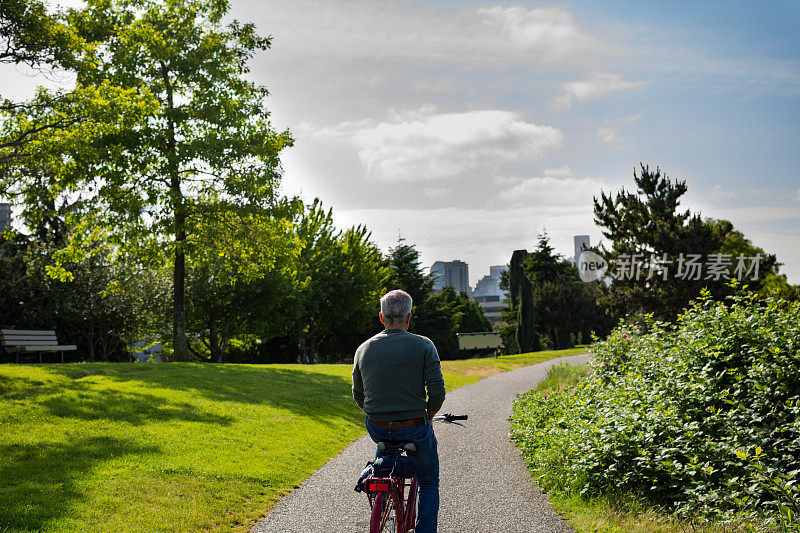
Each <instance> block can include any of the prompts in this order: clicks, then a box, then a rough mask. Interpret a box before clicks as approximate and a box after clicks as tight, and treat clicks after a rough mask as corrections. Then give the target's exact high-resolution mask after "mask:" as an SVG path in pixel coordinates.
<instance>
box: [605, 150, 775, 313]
mask: <svg viewBox="0 0 800 533" xmlns="http://www.w3.org/2000/svg"><path fill="white" fill-rule="evenodd" d="M633 177H634V181H635V183H636V186H637V189H636V191H635V192H629V191H627V190H625V189H623V190H622V191H620V192H619V193H617V195H616V196H612V195H610V194H609V195H606V194H605V193H601V195H600V198H597V197H595V198H594V217H595V218H594V220H595V223H597V225H598V226H600V227H601V228H602V233H603V235H604V236H605V237H606V238H608V239H609V241H610V243H611V248H610V249H608V248H606V247H605V246H604V247H602V249H601V250H600V253H601V255H603V256H604V257H605V258H606V259H607V260H608V261H609V262H610V263H611V264H612V265H613V264H615V263H616V264H617V266H618V267H624V268H617V269H616V270H615V271H614V272H611V274H614V275H615V278H614V280H613V282H612V283H611V285H610V287H608V288H606V287H605V285H604V284H602V283H601V284H599V285H598V286H599V288H600V289H601V291H602V293H603V296H602V297H601V301H602V304H603V305H604V307H606V308H607V309H608V310H609V312H610V313H611V314H612V315H614V316H615V317H622V316H625V315H626V314H628V313H632V312H635V313H653V314H654V316H655V317H656V318H658V319H661V320H672V319H674V318H675V316H676V315H677V314H678V313H679V312H680V311H681V310H682V309H683V308H684V307H685V306H686V305H687V304H688V302H689V301H691V300H692V299H694V298H696V297H697V296H698V295H699V293H700V289H702V288H703V287H708V288H709V289H710V290H711V293H712V295H714V296H715V297H717V298H721V297H723V296H725V295H726V294H728V293H729V288H727V287H726V281H727V280H726V279H725V278H724V277H721V278H720V279H713V278H707V272H706V271H705V270H703V271H702V272H701V274H700V275H699V276H697V275H695V274H694V272H692V271H690V270H689V269H688V268H687V267H686V262H685V261H686V260H687V259H689V258H690V257H692V256H693V255H697V256H698V257H699V259H700V261H699V262H700V263H705V261H707V260H709V259H710V258H711V256H712V255H713V254H717V253H722V250H724V249H725V248H723V243H724V241H725V239H726V238H727V237H726V235H732V236H733V237H735V235H733V234H731V230H732V227H727V225H721V226H720V225H716V224H713V223H712V224H709V223H707V222H706V221H704V220H703V219H702V218H701V217H700V215H699V214H696V213H694V214H693V213H692V212H691V211H690V210H688V209H687V210H684V211H679V207H680V199H681V197H682V196H683V195H684V194H685V193H686V190H687V187H686V182H685V181H678V180H675V181H672V180H670V179H669V177H667V176H666V175H662V173H661V170H660V169H659V168H656V170H655V171H651V170H650V167H649V166H645V165H644V164H640V172H639V174H638V175H637V173H636V171H634V174H633ZM634 259H636V262H638V263H639V264H640V265H643V266H640V267H639V268H637V267H636V266H634ZM764 259H766V262H765V264H763V265H762V267H761V269H760V273H759V276H760V277H765V276H766V275H767V274H768V273H770V272H773V273H777V265H776V264H775V261H774V258H765V257H762V260H764ZM651 260H655V261H656V263H659V262H661V263H662V264H660V265H658V267H657V268H653V269H650V268H648V267H647V266H646V265H647V264H649V263H650V262H651ZM682 260H683V261H684V262H683V263H681V261H682ZM680 268H682V270H683V272H679V269H680ZM732 268H733V267H731V269H732ZM637 272H638V279H637ZM679 274H680V275H679ZM748 283H750V281H748Z"/></svg>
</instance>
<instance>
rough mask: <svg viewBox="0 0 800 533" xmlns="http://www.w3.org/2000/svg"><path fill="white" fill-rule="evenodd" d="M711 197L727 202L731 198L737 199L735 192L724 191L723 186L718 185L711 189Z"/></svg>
mask: <svg viewBox="0 0 800 533" xmlns="http://www.w3.org/2000/svg"><path fill="white" fill-rule="evenodd" d="M711 196H713V197H714V198H722V199H725V200H730V199H731V198H734V197H736V193H735V192H733V191H729V190H728V189H724V188H723V187H722V185H720V184H719V183H717V184H716V185H714V188H713V189H711Z"/></svg>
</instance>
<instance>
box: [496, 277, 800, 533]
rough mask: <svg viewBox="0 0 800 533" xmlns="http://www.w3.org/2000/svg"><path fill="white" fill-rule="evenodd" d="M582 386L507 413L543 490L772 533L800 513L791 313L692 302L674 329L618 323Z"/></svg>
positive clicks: (763, 301)
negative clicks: (622, 500)
mask: <svg viewBox="0 0 800 533" xmlns="http://www.w3.org/2000/svg"><path fill="white" fill-rule="evenodd" d="M592 351H593V352H594V353H595V355H596V357H595V360H594V362H593V365H592V366H593V368H592V370H591V372H590V374H589V376H588V377H587V378H586V379H584V380H583V381H581V382H580V383H579V384H578V386H576V387H574V388H572V389H568V390H566V391H564V392H560V393H549V394H548V395H547V396H546V397H545V396H543V395H539V394H536V393H533V392H529V393H526V394H524V395H522V396H520V398H519V399H518V401H517V402H516V404H515V410H514V415H513V417H512V431H511V436H512V439H513V440H514V441H515V442H517V443H518V445H519V446H520V448H521V449H522V451H523V454H524V455H525V457H526V460H527V461H528V462H529V464H531V465H533V466H535V469H536V472H537V476H538V477H537V481H538V483H539V485H540V486H541V487H542V488H543V489H545V490H555V491H561V492H580V493H581V494H583V495H589V496H593V495H598V494H603V495H606V496H609V495H622V494H635V495H637V496H639V497H642V498H644V499H645V500H646V501H649V502H650V503H652V504H654V505H656V506H658V507H661V508H663V509H665V510H668V511H670V512H674V513H675V514H676V515H677V516H678V517H681V518H683V519H696V518H700V519H702V520H707V521H714V522H731V521H737V520H738V521H741V520H750V521H752V522H754V523H759V524H762V525H763V524H766V525H767V527H770V526H769V525H770V524H772V527H775V528H777V527H778V525H779V524H781V523H783V524H784V526H785V525H786V523H787V522H793V521H796V520H797V515H796V514H794V513H795V512H796V509H797V505H798V502H800V497H799V496H800V494H799V493H798V491H797V489H796V488H795V483H796V482H797V480H799V479H800V304H798V303H797V302H787V301H785V300H781V299H777V298H772V297H767V298H760V297H759V296H757V295H755V294H753V293H748V292H744V291H739V292H737V293H736V294H735V295H733V296H729V297H728V298H726V299H725V301H714V300H712V299H711V297H710V295H709V293H708V292H707V291H704V292H703V294H702V295H701V297H700V298H698V299H697V300H695V301H694V302H692V305H691V306H690V308H689V309H688V310H687V311H686V312H685V313H684V314H683V315H681V316H680V317H679V319H678V321H677V323H676V324H672V325H671V324H666V323H662V322H657V321H654V320H652V318H650V319H649V320H646V321H645V322H644V323H643V324H641V323H640V324H639V325H638V326H634V325H633V323H632V322H624V321H623V322H622V323H621V324H620V325H619V326H618V327H617V329H615V330H614V331H613V332H612V333H611V334H610V335H609V336H608V338H607V339H606V340H605V341H602V342H596V343H595V344H594V345H593V347H592Z"/></svg>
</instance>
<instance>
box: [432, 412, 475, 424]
mask: <svg viewBox="0 0 800 533" xmlns="http://www.w3.org/2000/svg"><path fill="white" fill-rule="evenodd" d="M467 418H468V415H451V414H450V413H444V414H442V415H436V416H434V417H433V420H439V421H442V422H447V423H448V424H452V423H453V422H454V421H455V420H467Z"/></svg>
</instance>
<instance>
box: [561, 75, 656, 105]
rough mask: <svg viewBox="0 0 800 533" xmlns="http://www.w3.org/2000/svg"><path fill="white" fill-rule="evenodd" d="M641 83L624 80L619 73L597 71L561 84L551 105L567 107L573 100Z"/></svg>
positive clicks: (633, 87)
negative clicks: (582, 78)
mask: <svg viewBox="0 0 800 533" xmlns="http://www.w3.org/2000/svg"><path fill="white" fill-rule="evenodd" d="M641 85H642V83H641V82H632V81H625V80H623V79H622V76H620V75H619V74H610V73H606V72H599V73H597V74H595V75H593V76H592V77H591V78H589V79H586V80H582V81H571V82H569V83H565V84H564V85H562V86H561V93H560V94H559V95H558V96H557V97H556V99H555V102H554V103H553V105H554V106H555V107H556V108H557V109H569V108H570V107H571V106H572V103H573V102H575V101H577V102H585V101H586V100H590V99H592V98H599V97H601V96H605V95H607V94H611V93H614V92H619V91H627V90H631V89H636V88H638V87H640V86H641Z"/></svg>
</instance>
